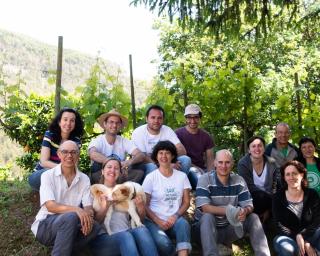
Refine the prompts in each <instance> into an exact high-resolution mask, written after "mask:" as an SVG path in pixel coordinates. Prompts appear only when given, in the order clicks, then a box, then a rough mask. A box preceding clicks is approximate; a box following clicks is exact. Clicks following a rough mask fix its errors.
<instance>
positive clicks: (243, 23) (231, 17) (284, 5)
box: [131, 0, 320, 38]
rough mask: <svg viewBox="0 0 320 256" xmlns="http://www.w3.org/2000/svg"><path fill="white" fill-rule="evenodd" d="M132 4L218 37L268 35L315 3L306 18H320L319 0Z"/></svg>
mask: <svg viewBox="0 0 320 256" xmlns="http://www.w3.org/2000/svg"><path fill="white" fill-rule="evenodd" d="M314 2H315V3H314ZM313 3H314V4H313ZM131 4H133V5H135V6H137V5H138V4H140V5H142V4H143V5H145V6H147V7H148V8H149V10H150V11H153V12H158V15H159V16H161V15H163V14H166V15H167V16H168V17H169V18H170V21H173V20H174V19H177V20H178V21H179V24H180V25H181V26H182V27H183V28H185V27H187V28H189V29H192V30H194V31H196V32H200V33H203V32H206V31H208V32H209V33H210V34H212V35H215V36H216V37H217V38H218V37H219V38H224V36H227V37H230V36H231V37H239V36H241V35H248V34H254V35H255V36H256V37H261V36H265V35H267V34H268V32H270V31H271V30H272V28H273V24H275V22H277V23H278V24H282V25H285V27H286V28H287V27H290V26H293V25H295V24H296V20H295V18H296V15H297V14H299V13H300V12H303V11H304V8H305V6H309V5H312V6H314V8H313V9H312V12H310V13H308V15H306V16H305V19H309V18H314V17H319V12H320V6H319V4H318V1H304V0H292V1H289V0H253V1H248V0H206V1H203V0H196V1H191V0H171V1H162V0H133V1H131Z"/></svg>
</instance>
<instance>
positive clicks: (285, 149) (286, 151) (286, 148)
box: [280, 147, 288, 157]
mask: <svg viewBox="0 0 320 256" xmlns="http://www.w3.org/2000/svg"><path fill="white" fill-rule="evenodd" d="M280 152H281V154H282V155H283V156H284V157H287V156H288V147H285V148H283V149H281V150H280Z"/></svg>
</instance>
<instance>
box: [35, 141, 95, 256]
mask: <svg viewBox="0 0 320 256" xmlns="http://www.w3.org/2000/svg"><path fill="white" fill-rule="evenodd" d="M58 156H59V158H60V159H61V163H60V164H59V165H57V166H56V167H54V168H53V169H50V170H48V171H46V172H45V173H43V174H42V176H41V186H40V204H41V209H40V211H39V212H38V214H37V216H36V219H35V222H34V223H33V224H32V226H31V230H32V232H33V234H34V235H35V237H36V239H37V240H38V241H39V242H40V243H41V244H43V245H46V246H53V249H52V255H59V256H60V255H66V256H67V255H71V254H72V253H74V254H76V253H77V252H80V251H81V249H83V247H84V246H85V245H86V244H87V243H88V242H89V241H91V240H92V239H93V238H95V236H96V235H97V233H98V231H99V225H98V224H96V223H94V221H93V209H92V199H91V196H90V180H89V178H88V176H87V175H85V174H83V173H82V172H80V171H79V170H78V169H77V163H78V160H79V148H78V145H77V144H76V143H75V142H73V141H71V140H67V141H65V142H63V143H62V144H61V145H60V147H59V149H58Z"/></svg>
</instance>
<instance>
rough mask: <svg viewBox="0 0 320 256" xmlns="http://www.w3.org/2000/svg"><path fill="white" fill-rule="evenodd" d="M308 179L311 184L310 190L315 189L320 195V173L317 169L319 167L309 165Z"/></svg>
mask: <svg viewBox="0 0 320 256" xmlns="http://www.w3.org/2000/svg"><path fill="white" fill-rule="evenodd" d="M307 171H308V172H307V178H308V183H309V188H313V189H315V190H316V191H317V192H318V195H320V171H319V170H318V168H317V165H316V164H315V163H314V164H307Z"/></svg>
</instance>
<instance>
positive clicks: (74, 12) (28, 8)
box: [0, 0, 159, 80]
mask: <svg viewBox="0 0 320 256" xmlns="http://www.w3.org/2000/svg"><path fill="white" fill-rule="evenodd" d="M130 1H131V0H55V1H49V0H0V6H1V7H0V8H1V14H0V28H1V29H5V30H8V31H11V32H18V33H21V34H24V35H28V36H30V37H32V38H35V39H38V40H40V41H42V42H45V43H48V44H52V45H57V44H58V36H63V46H64V48H68V49H73V50H78V51H81V52H83V53H89V54H91V55H93V56H97V55H98V53H99V54H100V56H101V57H103V58H106V59H108V60H110V61H113V62H115V63H117V64H119V65H120V66H121V67H122V68H123V69H124V70H126V72H127V74H129V54H132V62H133V75H134V78H139V79H146V80H150V79H151V78H152V77H153V76H154V75H155V74H156V64H152V63H151V61H152V60H154V59H157V56H158V55H157V46H158V44H159V36H158V32H157V31H156V30H153V29H152V25H153V20H154V19H155V18H156V15H155V14H152V13H151V12H149V11H148V10H147V9H146V8H145V7H144V6H139V7H134V6H129V4H130Z"/></svg>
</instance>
